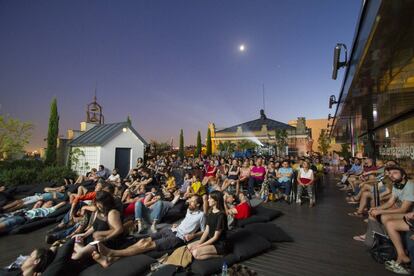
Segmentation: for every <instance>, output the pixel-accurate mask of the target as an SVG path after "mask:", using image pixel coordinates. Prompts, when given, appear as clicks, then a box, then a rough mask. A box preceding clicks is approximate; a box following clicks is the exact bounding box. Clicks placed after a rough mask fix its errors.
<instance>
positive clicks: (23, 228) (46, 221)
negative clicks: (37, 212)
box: [10, 218, 56, 234]
mask: <svg viewBox="0 0 414 276" xmlns="http://www.w3.org/2000/svg"><path fill="white" fill-rule="evenodd" d="M55 221H56V219H54V218H39V219H34V220H30V221H27V222H26V223H25V224H23V225H20V226H18V227H16V228H14V229H13V230H12V231H11V232H10V234H24V233H29V232H32V231H34V230H37V229H39V228H42V227H45V226H46V225H50V224H52V223H54V222H55Z"/></svg>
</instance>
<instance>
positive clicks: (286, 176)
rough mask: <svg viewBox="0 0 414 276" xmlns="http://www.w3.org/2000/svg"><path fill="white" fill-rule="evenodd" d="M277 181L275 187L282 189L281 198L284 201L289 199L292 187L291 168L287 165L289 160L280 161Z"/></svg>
mask: <svg viewBox="0 0 414 276" xmlns="http://www.w3.org/2000/svg"><path fill="white" fill-rule="evenodd" d="M276 176H277V182H276V189H284V196H283V198H284V199H285V201H289V195H290V191H291V189H292V176H293V169H292V168H291V167H289V161H287V160H284V161H283V162H282V167H281V168H279V170H278V171H277V174H276Z"/></svg>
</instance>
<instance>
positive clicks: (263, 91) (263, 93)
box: [262, 83, 265, 111]
mask: <svg viewBox="0 0 414 276" xmlns="http://www.w3.org/2000/svg"><path fill="white" fill-rule="evenodd" d="M262 88H263V89H262V96H263V111H265V87H264V83H263V86H262Z"/></svg>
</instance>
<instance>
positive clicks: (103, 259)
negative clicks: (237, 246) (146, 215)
mask: <svg viewBox="0 0 414 276" xmlns="http://www.w3.org/2000/svg"><path fill="white" fill-rule="evenodd" d="M202 204H203V202H202V198H201V197H200V196H198V195H193V196H192V197H191V198H190V199H189V200H188V209H187V214H186V216H185V218H184V219H183V221H182V222H181V223H180V224H179V225H173V226H172V227H171V228H166V229H164V230H162V231H160V232H158V233H153V234H151V235H150V237H148V238H144V239H140V240H139V241H138V242H136V243H135V244H133V245H131V246H130V247H128V248H125V249H122V250H112V249H109V248H107V247H106V246H104V245H103V244H102V243H99V244H98V251H99V253H98V252H94V253H93V255H92V257H93V258H94V259H95V261H96V262H98V263H99V264H100V265H102V266H103V267H108V266H109V265H111V264H112V263H114V262H115V261H117V260H118V259H119V258H121V257H128V256H134V255H138V254H142V253H144V252H148V251H151V250H154V249H156V250H158V251H166V250H171V249H174V248H177V247H180V246H182V245H184V243H185V242H188V241H190V240H193V239H194V238H196V237H199V236H201V233H202V232H199V231H198V230H199V229H200V230H201V231H204V228H205V216H204V213H203V212H202V211H201V206H202Z"/></svg>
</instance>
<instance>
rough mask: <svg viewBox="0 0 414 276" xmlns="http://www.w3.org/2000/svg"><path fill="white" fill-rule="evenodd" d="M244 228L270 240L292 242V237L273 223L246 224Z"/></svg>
mask: <svg viewBox="0 0 414 276" xmlns="http://www.w3.org/2000/svg"><path fill="white" fill-rule="evenodd" d="M244 229H246V230H249V231H250V232H252V233H254V234H257V235H259V236H261V237H263V238H265V239H266V240H268V241H270V242H293V239H292V238H291V237H290V236H289V235H288V234H286V232H285V231H283V229H281V228H280V227H277V226H276V225H275V224H273V223H253V224H249V225H246V226H245V227H244Z"/></svg>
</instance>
